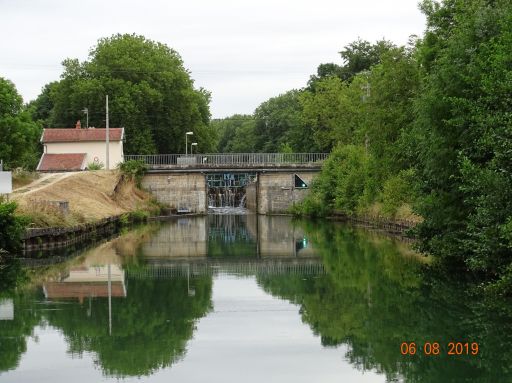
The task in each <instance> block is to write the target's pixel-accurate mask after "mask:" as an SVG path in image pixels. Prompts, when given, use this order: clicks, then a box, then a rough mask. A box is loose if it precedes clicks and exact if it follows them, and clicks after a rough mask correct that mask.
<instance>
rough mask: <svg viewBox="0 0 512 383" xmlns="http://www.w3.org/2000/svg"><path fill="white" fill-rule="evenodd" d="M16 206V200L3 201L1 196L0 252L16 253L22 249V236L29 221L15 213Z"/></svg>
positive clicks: (0, 256)
mask: <svg viewBox="0 0 512 383" xmlns="http://www.w3.org/2000/svg"><path fill="white" fill-rule="evenodd" d="M16 206H17V205H16V202H3V201H2V199H1V198H0V252H2V251H3V252H8V253H11V254H15V253H16V252H18V251H19V250H20V249H21V237H22V235H23V233H24V232H25V227H26V226H27V224H28V222H27V220H26V218H24V217H21V216H18V215H16V214H15V211H16ZM1 258H2V255H1V254H0V260H1Z"/></svg>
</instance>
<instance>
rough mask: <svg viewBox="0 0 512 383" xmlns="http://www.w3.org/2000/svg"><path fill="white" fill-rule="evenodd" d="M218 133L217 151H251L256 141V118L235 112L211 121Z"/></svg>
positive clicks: (213, 128)
mask: <svg viewBox="0 0 512 383" xmlns="http://www.w3.org/2000/svg"><path fill="white" fill-rule="evenodd" d="M211 126H212V130H213V131H215V133H216V135H217V139H218V141H217V147H216V149H217V151H218V152H220V153H251V152H254V145H255V142H256V137H255V132H254V118H253V116H251V115H246V114H234V115H232V116H230V117H226V118H223V119H221V120H214V121H212V122H211Z"/></svg>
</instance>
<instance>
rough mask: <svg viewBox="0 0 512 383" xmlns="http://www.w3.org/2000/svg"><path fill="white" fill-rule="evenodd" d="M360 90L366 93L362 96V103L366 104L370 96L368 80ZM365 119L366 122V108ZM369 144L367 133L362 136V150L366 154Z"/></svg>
mask: <svg viewBox="0 0 512 383" xmlns="http://www.w3.org/2000/svg"><path fill="white" fill-rule="evenodd" d="M361 89H362V90H365V91H366V94H363V102H364V103H366V101H367V100H368V99H369V98H370V96H371V89H372V88H371V85H370V82H369V81H368V80H366V85H363V86H361ZM366 119H367V120H368V106H367V107H366ZM369 142H370V139H369V138H368V133H365V134H364V150H365V151H366V152H368V143H369Z"/></svg>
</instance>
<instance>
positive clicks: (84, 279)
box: [43, 265, 126, 300]
mask: <svg viewBox="0 0 512 383" xmlns="http://www.w3.org/2000/svg"><path fill="white" fill-rule="evenodd" d="M108 280H109V276H108V266H92V267H87V266H82V267H77V268H73V269H71V270H70V271H69V276H68V277H66V278H64V279H63V280H62V281H60V282H46V283H45V284H44V285H43V291H44V296H45V297H46V298H48V299H55V298H78V299H79V300H82V299H83V298H86V297H108ZM110 281H111V291H112V294H111V296H113V297H126V286H125V284H124V271H123V270H121V269H120V268H119V266H116V265H111V266H110Z"/></svg>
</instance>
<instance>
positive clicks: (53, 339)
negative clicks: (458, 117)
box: [0, 214, 512, 383]
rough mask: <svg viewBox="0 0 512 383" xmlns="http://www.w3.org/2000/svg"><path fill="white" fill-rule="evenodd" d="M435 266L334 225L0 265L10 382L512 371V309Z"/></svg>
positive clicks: (489, 378)
mask: <svg viewBox="0 0 512 383" xmlns="http://www.w3.org/2000/svg"><path fill="white" fill-rule="evenodd" d="M425 264H426V261H425V259H424V258H423V257H420V256H418V255H416V254H414V253H413V252H412V251H411V250H410V249H409V248H408V246H407V245H405V244H403V243H400V242H398V241H395V240H393V239H391V238H389V237H385V236H382V235H379V234H377V233H372V232H369V231H363V230H361V229H357V228H354V227H350V226H346V225H342V224H335V223H329V222H306V221H292V220H291V219H290V218H289V217H265V216H259V217H258V216H255V215H226V214H212V215H209V216H207V217H194V218H179V219H175V220H172V221H167V222H161V223H155V224H150V225H147V226H143V227H139V228H136V229H134V230H131V231H128V232H126V233H123V234H122V235H120V236H119V237H118V238H116V239H113V240H110V241H106V242H103V243H99V244H97V245H95V246H94V247H91V248H89V249H86V250H82V251H80V252H78V254H76V255H74V256H70V257H69V258H67V259H66V260H65V261H64V262H62V263H59V264H54V265H49V264H48V261H45V260H40V261H39V260H38V261H32V263H31V266H30V267H26V266H20V265H19V264H12V265H9V266H8V267H5V268H3V269H2V270H1V271H0V382H9V383H17V382H52V383H59V382H63V383H64V382H66V383H67V382H73V383H79V382H100V381H102V382H114V381H116V382H117V381H123V382H206V381H207V382H223V383H225V382H258V383H259V382H279V383H282V382H293V383H297V382H308V383H309V382H510V381H512V369H511V367H512V351H511V346H512V331H511V330H512V328H511V327H512V321H511V318H512V315H511V312H512V310H511V307H510V306H508V305H506V304H504V303H503V302H500V303H492V302H487V301H486V300H483V299H482V298H480V297H478V295H475V294H473V293H471V291H472V289H470V288H469V287H468V286H467V285H465V284H463V283H459V284H454V283H451V282H448V281H449V279H450V278H449V276H448V277H443V276H440V275H434V274H433V273H432V272H429V271H427V269H428V268H426V266H425ZM15 282H16V283H17V287H16V288H14V287H13V286H14V284H15ZM404 354H405V355H404Z"/></svg>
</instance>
